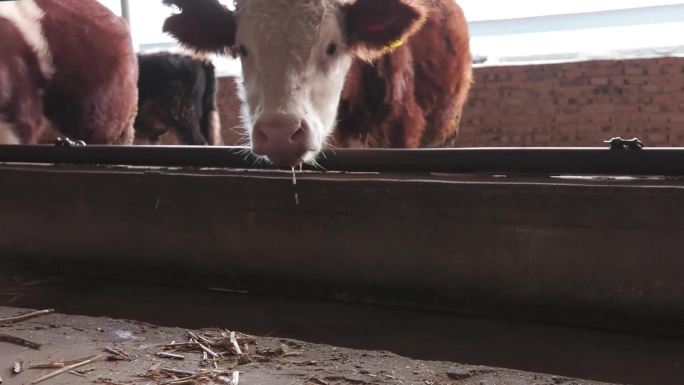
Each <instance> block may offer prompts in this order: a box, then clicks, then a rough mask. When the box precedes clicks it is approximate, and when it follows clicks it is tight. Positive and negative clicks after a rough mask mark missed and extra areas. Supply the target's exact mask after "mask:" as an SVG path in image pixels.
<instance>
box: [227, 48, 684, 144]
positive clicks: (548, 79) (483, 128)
mask: <svg viewBox="0 0 684 385" xmlns="http://www.w3.org/2000/svg"><path fill="white" fill-rule="evenodd" d="M219 98H220V101H219V103H220V105H221V106H222V111H221V112H222V113H221V118H222V123H223V126H224V140H225V141H226V143H227V144H230V143H235V140H236V138H237V134H236V132H235V130H234V127H235V126H237V125H239V120H238V119H237V111H238V107H239V101H238V100H237V98H236V97H235V84H234V80H233V79H232V78H223V79H221V94H220V96H219ZM614 136H623V137H630V138H631V137H634V136H637V137H639V138H640V139H642V140H643V141H644V143H645V144H646V145H648V146H684V58H660V59H639V60H607V61H588V62H573V63H562V64H544V65H531V66H506V67H480V68H477V69H475V84H474V86H473V88H472V91H471V94H470V99H469V102H468V103H467V105H466V108H465V111H464V116H463V120H462V122H461V135H460V138H459V142H458V145H459V146H462V147H469V146H475V147H477V146H488V147H496V146H526V147H529V146H597V145H602V143H601V142H602V141H603V140H605V139H608V138H611V137H614Z"/></svg>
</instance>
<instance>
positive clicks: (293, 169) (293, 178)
mask: <svg viewBox="0 0 684 385" xmlns="http://www.w3.org/2000/svg"><path fill="white" fill-rule="evenodd" d="M300 171H301V166H300ZM292 186H294V187H295V188H296V187H297V173H296V171H295V168H294V167H292ZM294 199H295V204H296V205H297V206H299V193H297V192H296V191H295V193H294Z"/></svg>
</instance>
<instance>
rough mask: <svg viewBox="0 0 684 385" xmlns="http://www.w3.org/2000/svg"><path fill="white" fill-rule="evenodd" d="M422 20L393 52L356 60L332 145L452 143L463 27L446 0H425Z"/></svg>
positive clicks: (462, 76) (467, 62) (467, 79)
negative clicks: (413, 32) (424, 19)
mask: <svg viewBox="0 0 684 385" xmlns="http://www.w3.org/2000/svg"><path fill="white" fill-rule="evenodd" d="M426 6H427V8H428V9H429V14H428V17H427V20H426V21H425V23H424V24H423V26H422V28H420V29H419V30H418V31H417V32H416V33H415V34H414V35H413V36H411V37H410V38H409V39H408V41H407V42H406V43H405V44H404V45H403V46H401V47H399V48H397V49H396V50H394V51H393V52H391V53H389V54H386V55H384V56H382V57H381V58H379V59H377V60H374V61H373V62H371V63H367V62H364V61H362V60H356V61H355V62H354V64H353V65H352V68H351V70H350V72H349V75H348V78H347V82H346V84H345V88H344V91H343V92H342V100H341V103H340V108H339V123H338V126H337V129H336V134H335V139H336V141H335V142H334V143H333V144H334V145H337V146H341V147H349V146H368V147H401V148H417V147H435V146H445V145H451V144H452V142H453V141H454V139H455V138H456V135H457V132H458V125H459V122H460V119H461V111H462V108H463V104H464V103H465V100H466V98H467V95H468V91H469V89H470V85H471V82H472V80H471V79H472V69H471V62H472V59H471V54H470V43H469V35H468V27H467V23H466V21H465V17H464V15H463V12H462V10H461V8H460V7H459V6H458V5H457V4H456V3H455V2H454V1H453V0H426Z"/></svg>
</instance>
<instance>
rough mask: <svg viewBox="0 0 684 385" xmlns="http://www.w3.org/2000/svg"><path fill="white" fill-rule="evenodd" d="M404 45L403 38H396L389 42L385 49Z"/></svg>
mask: <svg viewBox="0 0 684 385" xmlns="http://www.w3.org/2000/svg"><path fill="white" fill-rule="evenodd" d="M402 45H404V42H403V41H402V40H401V39H397V40H395V41H393V42H391V43H389V44H388V45H387V46H386V47H385V49H395V48H399V47H401V46H402Z"/></svg>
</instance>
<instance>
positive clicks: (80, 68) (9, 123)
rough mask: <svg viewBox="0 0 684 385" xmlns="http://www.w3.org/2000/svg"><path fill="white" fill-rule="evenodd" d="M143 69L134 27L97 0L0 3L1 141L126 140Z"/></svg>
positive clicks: (123, 141) (32, 0)
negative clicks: (55, 138)
mask: <svg viewBox="0 0 684 385" xmlns="http://www.w3.org/2000/svg"><path fill="white" fill-rule="evenodd" d="M137 79H138V67H137V61H136V56H135V52H134V50H133V46H132V43H131V38H130V33H129V29H128V25H127V24H126V22H125V21H124V20H123V19H121V18H120V17H118V16H116V15H114V14H113V13H112V12H111V11H109V10H108V9H107V8H106V7H104V6H102V5H101V4H100V3H98V2H97V1H96V0H20V1H1V2H0V144H17V143H23V144H33V143H40V142H42V141H44V140H47V139H51V137H50V135H53V133H52V132H50V131H52V129H56V130H57V131H59V132H60V133H61V134H63V135H67V136H69V137H70V138H72V139H78V140H84V141H86V142H87V143H96V144H112V143H122V144H128V143H131V142H132V140H133V121H134V119H135V114H136V110H137V95H138V92H137Z"/></svg>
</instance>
